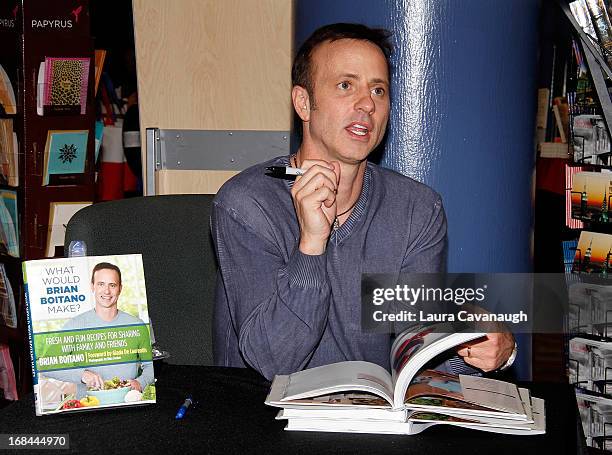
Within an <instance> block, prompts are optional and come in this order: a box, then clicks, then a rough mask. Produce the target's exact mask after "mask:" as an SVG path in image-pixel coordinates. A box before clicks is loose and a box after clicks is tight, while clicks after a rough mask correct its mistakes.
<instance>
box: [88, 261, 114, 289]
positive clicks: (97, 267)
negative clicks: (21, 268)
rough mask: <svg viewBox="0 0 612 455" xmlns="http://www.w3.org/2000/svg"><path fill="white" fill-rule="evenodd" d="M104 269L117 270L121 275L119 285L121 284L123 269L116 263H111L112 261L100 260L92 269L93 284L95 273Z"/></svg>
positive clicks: (92, 282)
mask: <svg viewBox="0 0 612 455" xmlns="http://www.w3.org/2000/svg"><path fill="white" fill-rule="evenodd" d="M103 269H108V270H114V271H115V272H117V275H119V285H121V270H120V269H119V267H117V266H116V265H115V264H111V263H110V262H99V263H97V264H96V265H95V266H94V268H93V270H92V271H91V284H94V275H95V274H96V272H97V271H98V270H103Z"/></svg>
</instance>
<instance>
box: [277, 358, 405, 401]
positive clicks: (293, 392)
mask: <svg viewBox="0 0 612 455" xmlns="http://www.w3.org/2000/svg"><path fill="white" fill-rule="evenodd" d="M357 390H358V391H362V392H370V393H373V394H375V395H378V396H380V397H382V398H384V399H385V400H386V401H388V402H389V404H391V403H393V398H392V393H393V387H392V384H391V377H390V376H389V373H388V372H387V370H385V369H384V368H382V367H381V366H379V365H375V364H373V363H370V362H362V361H351V362H339V363H334V364H331V365H324V366H320V367H316V368H310V369H308V370H303V371H299V372H297V373H293V374H291V375H289V377H288V383H287V386H286V388H285V390H284V394H283V395H284V396H283V397H282V401H291V400H299V399H301V398H312V397H316V396H320V395H329V394H333V393H337V392H348V391H357Z"/></svg>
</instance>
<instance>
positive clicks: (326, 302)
mask: <svg viewBox="0 0 612 455" xmlns="http://www.w3.org/2000/svg"><path fill="white" fill-rule="evenodd" d="M388 36H389V33H388V32H386V31H384V30H377V29H371V28H368V27H366V26H363V25H357V24H333V25H328V26H325V27H322V28H320V29H318V30H317V31H315V32H314V33H313V35H312V36H311V37H310V38H309V39H308V40H307V41H306V42H305V43H304V44H303V45H302V47H301V48H300V50H299V51H298V53H297V55H296V58H295V61H294V64H293V69H292V79H293V81H292V82H293V89H292V92H291V97H292V101H293V107H294V109H295V111H296V113H297V115H298V116H299V117H300V119H301V126H302V143H301V145H300V147H299V150H298V151H297V153H296V154H295V155H291V156H289V157H287V156H282V157H279V158H276V159H273V160H271V161H269V162H267V163H263V164H260V165H256V166H253V167H251V168H249V169H247V170H245V171H243V172H242V173H240V174H239V175H238V176H236V177H234V178H232V179H231V180H230V181H228V182H227V183H226V184H225V185H224V186H223V187H222V188H221V189H220V191H219V193H218V195H217V197H216V198H215V201H214V207H213V213H212V219H211V224H212V233H213V238H214V242H215V246H216V250H217V256H218V260H219V267H220V274H219V279H218V284H217V294H216V302H215V316H214V330H215V333H214V341H215V343H214V347H215V363H216V364H218V365H225V366H242V367H244V366H247V365H249V366H251V367H252V368H254V369H255V370H257V371H259V372H260V373H261V374H262V375H263V376H265V377H266V378H268V379H272V378H273V377H274V375H276V374H287V373H291V372H295V371H298V370H301V369H304V368H310V367H315V366H319V365H325V364H329V363H334V362H339V361H343V360H366V361H370V362H373V363H376V364H379V365H381V366H383V367H384V368H388V367H389V351H390V347H391V342H392V339H391V337H390V336H389V335H388V334H380V333H366V332H364V331H362V330H361V325H360V317H361V306H360V304H361V295H360V292H361V274H362V273H395V274H397V273H398V272H401V273H409V272H441V271H443V270H444V268H445V260H446V219H445V216H444V211H443V208H442V202H441V200H440V197H439V196H438V195H437V194H436V193H435V192H434V191H433V190H431V189H430V188H428V187H427V186H425V185H423V184H421V183H418V182H416V181H414V180H411V179H409V178H407V177H405V176H402V175H400V174H398V173H396V172H393V171H391V170H388V169H383V168H380V167H378V166H376V165H374V164H372V163H369V162H368V161H367V157H368V155H369V154H370V152H371V151H372V150H373V149H374V148H376V147H377V146H378V145H379V144H380V142H381V141H382V139H383V136H384V134H385V130H386V127H387V121H388V117H389V108H390V103H389V89H390V81H389V55H390V53H391V45H390V43H389V41H388ZM268 166H292V167H296V168H301V169H303V170H305V171H306V172H305V173H304V175H302V176H300V177H297V178H296V179H295V182H290V181H287V180H281V179H274V178H272V177H269V176H266V175H265V172H266V167H268ZM513 347H514V340H513V337H512V335H511V334H509V333H492V334H489V335H488V336H487V337H485V338H484V339H480V340H476V341H474V342H472V343H470V344H469V346H467V345H466V346H463V347H462V348H460V349H459V350H458V351H457V353H458V354H459V356H462V357H463V360H464V361H465V362H466V363H467V364H469V365H472V366H474V367H476V368H479V369H481V370H484V371H490V370H494V369H497V368H499V367H501V366H503V365H504V364H505V363H507V360H508V359H509V358H510V355H511V353H512V351H513ZM457 365H459V367H460V368H463V370H461V371H459V370H458V369H457ZM443 367H444V368H445V369H446V370H447V371H450V372H456V373H458V372H468V371H471V372H474V371H476V370H473V369H471V368H469V367H467V366H466V365H465V363H463V361H461V359H459V358H457V357H456V358H455V359H454V360H453V359H451V361H449V362H445V364H444V365H443ZM466 367H467V368H466Z"/></svg>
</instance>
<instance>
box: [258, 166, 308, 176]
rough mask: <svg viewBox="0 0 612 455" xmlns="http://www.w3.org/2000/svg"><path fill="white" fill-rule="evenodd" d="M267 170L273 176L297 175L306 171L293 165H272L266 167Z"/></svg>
mask: <svg viewBox="0 0 612 455" xmlns="http://www.w3.org/2000/svg"><path fill="white" fill-rule="evenodd" d="M266 171H268V173H269V175H271V176H273V177H288V176H291V177H296V176H298V175H304V172H306V171H305V170H304V169H300V168H297V167H291V166H270V167H267V168H266Z"/></svg>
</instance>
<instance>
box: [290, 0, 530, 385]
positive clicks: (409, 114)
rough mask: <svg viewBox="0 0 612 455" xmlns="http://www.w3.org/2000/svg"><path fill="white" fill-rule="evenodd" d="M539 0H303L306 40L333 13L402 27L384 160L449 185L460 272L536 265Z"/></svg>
mask: <svg viewBox="0 0 612 455" xmlns="http://www.w3.org/2000/svg"><path fill="white" fill-rule="evenodd" d="M538 3H539V2H538V0H512V1H498V0H493V1H492V0H461V1H458V0H411V1H409V0H384V1H371V0H334V1H329V0H308V1H305V0H298V2H297V7H296V24H295V25H296V27H295V30H296V31H295V33H296V41H295V45H296V48H297V47H298V46H299V45H300V44H301V43H302V42H303V40H304V39H305V38H306V37H307V36H308V35H309V34H310V33H311V32H312V31H313V30H315V29H316V28H317V27H319V26H321V25H324V24H328V23H333V22H361V23H365V24H367V25H370V26H378V27H385V28H387V29H389V30H391V31H392V32H393V34H394V36H393V41H394V45H395V53H394V55H393V57H392V66H393V69H392V76H391V77H392V89H391V90H392V94H391V96H392V110H391V120H390V124H389V135H388V140H387V143H386V147H385V150H384V153H383V155H382V160H381V164H382V165H383V166H386V167H389V168H392V169H395V170H397V171H399V172H401V173H403V174H405V175H408V176H410V177H412V178H414V179H416V180H419V181H421V182H423V183H426V184H428V185H430V186H431V187H433V188H434V189H435V190H436V191H438V192H439V193H440V194H441V195H442V198H443V201H444V205H445V209H446V214H447V217H448V236H449V261H448V270H449V271H450V272H530V271H531V269H532V260H531V255H530V244H531V227H532V212H533V208H532V199H531V188H532V174H533V169H534V141H533V137H534V122H535V107H536V106H535V96H536V75H537V69H536V64H537V24H538V12H539V11H538ZM527 350H528V349H527ZM522 351H523V354H526V352H525V351H526V349H522ZM529 357H530V356H527V357H526V358H525V357H524V356H523V355H522V356H521V361H520V362H521V363H523V365H521V368H520V370H521V371H522V372H523V374H522V376H528V375H529V373H528V372H529V370H530V368H529V366H528V365H529Z"/></svg>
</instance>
